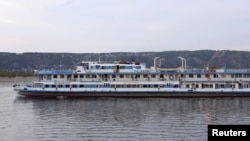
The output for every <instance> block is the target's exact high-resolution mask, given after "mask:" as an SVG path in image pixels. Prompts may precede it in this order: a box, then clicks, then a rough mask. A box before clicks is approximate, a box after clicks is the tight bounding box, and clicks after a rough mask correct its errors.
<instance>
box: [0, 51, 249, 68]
mask: <svg viewBox="0 0 250 141" xmlns="http://www.w3.org/2000/svg"><path fill="white" fill-rule="evenodd" d="M179 56H181V57H183V58H186V60H187V66H188V67H189V68H205V67H217V68H220V67H222V66H226V67H227V68H250V52H246V51H230V50H223V51H215V50H198V51H164V52H114V53H22V54H16V53H6V52H0V70H8V71H33V70H40V69H74V67H75V65H76V64H77V63H78V62H80V61H82V60H86V61H88V60H92V61H98V60H99V59H100V60H101V61H119V60H122V61H131V60H136V61H140V62H144V63H146V64H147V66H148V67H149V66H152V65H153V61H154V58H155V57H160V58H164V59H165V60H164V61H163V62H162V65H163V66H164V67H176V66H180V65H181V61H180V59H178V57H179Z"/></svg>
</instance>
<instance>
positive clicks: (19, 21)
mask: <svg viewBox="0 0 250 141" xmlns="http://www.w3.org/2000/svg"><path fill="white" fill-rule="evenodd" d="M203 49H211V50H243V51H250V0H0V52H16V53H22V52H70V53H101V52H120V51H122V52H142V51H171V50H203Z"/></svg>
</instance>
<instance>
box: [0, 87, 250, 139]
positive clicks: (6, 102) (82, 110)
mask: <svg viewBox="0 0 250 141" xmlns="http://www.w3.org/2000/svg"><path fill="white" fill-rule="evenodd" d="M0 88H1V89H0V140H1V141H16V140H18V141H45V140H46V141H85V140H87V141H140V140H143V141H206V140H207V125H208V124H250V98H81V99H76V98H75V99H70V98H58V99H44V98H43V99H42V98H41V99H39V98H27V97H20V96H18V95H17V93H16V92H14V91H13V89H12V83H0Z"/></svg>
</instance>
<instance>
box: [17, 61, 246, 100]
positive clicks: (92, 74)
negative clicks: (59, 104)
mask: <svg viewBox="0 0 250 141" xmlns="http://www.w3.org/2000/svg"><path fill="white" fill-rule="evenodd" d="M157 59H159V58H155V60H154V66H152V67H149V68H147V67H146V64H145V63H141V62H125V61H113V62H101V61H82V62H79V63H78V64H77V66H76V69H74V70H40V71H36V72H35V76H36V78H37V80H36V81H33V82H31V84H29V85H19V84H14V86H13V87H14V90H15V91H17V92H18V94H19V95H22V96H30V97H248V96H250V70H248V69H225V68H222V69H215V68H212V69H209V68H206V69H187V67H186V60H185V59H184V58H182V57H180V59H181V61H182V64H181V66H180V67H176V68H162V67H159V66H157Z"/></svg>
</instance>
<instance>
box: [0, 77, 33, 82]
mask: <svg viewBox="0 0 250 141" xmlns="http://www.w3.org/2000/svg"><path fill="white" fill-rule="evenodd" d="M34 79H35V77H32V76H28V77H0V82H11V83H15V82H16V83H23V82H24V83H26V82H32V81H33V80H34Z"/></svg>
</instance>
